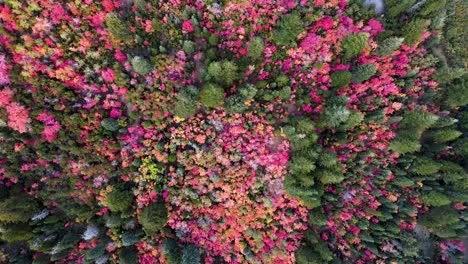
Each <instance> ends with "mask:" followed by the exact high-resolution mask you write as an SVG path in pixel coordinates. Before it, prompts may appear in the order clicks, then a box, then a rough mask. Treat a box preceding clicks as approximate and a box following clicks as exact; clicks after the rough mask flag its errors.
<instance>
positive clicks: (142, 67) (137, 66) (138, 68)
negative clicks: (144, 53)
mask: <svg viewBox="0 0 468 264" xmlns="http://www.w3.org/2000/svg"><path fill="white" fill-rule="evenodd" d="M130 62H131V64H132V68H133V70H134V71H135V72H137V73H138V74H140V75H146V74H148V73H150V72H151V71H152V70H153V67H152V66H151V64H150V63H149V62H148V61H147V60H145V59H144V58H142V57H140V56H136V57H133V59H132V60H131V61H130Z"/></svg>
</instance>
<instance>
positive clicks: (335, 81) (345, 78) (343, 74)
mask: <svg viewBox="0 0 468 264" xmlns="http://www.w3.org/2000/svg"><path fill="white" fill-rule="evenodd" d="M351 77H352V74H351V72H349V71H338V72H334V73H332V74H330V79H331V82H332V85H333V87H335V88H337V89H340V88H343V87H345V86H346V85H348V84H349V83H350V82H351Z"/></svg>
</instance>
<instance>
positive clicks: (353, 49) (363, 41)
mask: <svg viewBox="0 0 468 264" xmlns="http://www.w3.org/2000/svg"><path fill="white" fill-rule="evenodd" d="M369 37H370V34H369V33H353V34H350V35H348V36H346V37H345V38H344V39H343V41H342V42H341V48H342V49H343V53H344V55H343V58H344V59H345V60H350V59H352V58H356V57H358V56H359V55H361V54H362V51H363V50H364V49H366V48H367V46H368V45H369V44H368V42H367V41H368V39H369Z"/></svg>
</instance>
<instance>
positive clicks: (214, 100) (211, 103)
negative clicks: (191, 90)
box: [200, 83, 224, 108]
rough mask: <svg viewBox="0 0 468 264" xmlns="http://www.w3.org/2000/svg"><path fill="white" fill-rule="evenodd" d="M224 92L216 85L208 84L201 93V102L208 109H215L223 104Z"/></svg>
mask: <svg viewBox="0 0 468 264" xmlns="http://www.w3.org/2000/svg"><path fill="white" fill-rule="evenodd" d="M223 100H224V91H223V89H222V88H221V87H219V86H218V85H216V84H214V83H207V84H205V85H204V86H203V88H202V90H201V92H200V102H201V103H202V104H203V105H204V106H205V107H208V108H215V107H217V106H219V105H221V104H222V103H223Z"/></svg>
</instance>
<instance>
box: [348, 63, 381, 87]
mask: <svg viewBox="0 0 468 264" xmlns="http://www.w3.org/2000/svg"><path fill="white" fill-rule="evenodd" d="M376 72H377V68H376V67H375V65H374V64H364V65H359V66H357V67H356V68H354V69H353V77H352V82H353V83H361V82H364V81H367V80H369V79H370V78H371V77H372V76H374V75H375V73H376Z"/></svg>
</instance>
